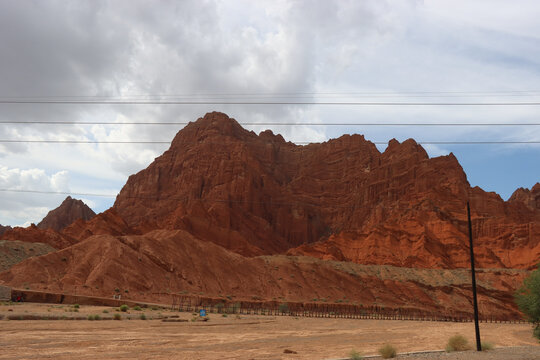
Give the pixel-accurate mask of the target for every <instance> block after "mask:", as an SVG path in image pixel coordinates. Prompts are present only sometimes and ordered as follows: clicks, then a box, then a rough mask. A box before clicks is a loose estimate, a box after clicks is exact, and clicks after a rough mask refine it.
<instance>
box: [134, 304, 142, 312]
mask: <svg viewBox="0 0 540 360" xmlns="http://www.w3.org/2000/svg"><path fill="white" fill-rule="evenodd" d="M133 310H137V311H141V307H140V306H139V305H136V306H134V307H133Z"/></svg>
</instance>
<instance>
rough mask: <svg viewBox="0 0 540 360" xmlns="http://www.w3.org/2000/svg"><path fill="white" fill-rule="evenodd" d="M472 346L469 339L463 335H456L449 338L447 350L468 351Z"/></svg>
mask: <svg viewBox="0 0 540 360" xmlns="http://www.w3.org/2000/svg"><path fill="white" fill-rule="evenodd" d="M470 348H471V347H470V345H469V341H468V340H467V339H466V338H465V336H463V335H459V334H458V335H454V336H452V337H451V338H450V339H448V344H446V349H445V350H446V352H452V351H466V350H469V349H470Z"/></svg>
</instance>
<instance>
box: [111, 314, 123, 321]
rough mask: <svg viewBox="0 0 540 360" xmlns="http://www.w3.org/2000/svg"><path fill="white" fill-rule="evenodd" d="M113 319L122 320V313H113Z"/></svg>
mask: <svg viewBox="0 0 540 360" xmlns="http://www.w3.org/2000/svg"><path fill="white" fill-rule="evenodd" d="M113 319H114V320H122V315H120V314H114V315H113Z"/></svg>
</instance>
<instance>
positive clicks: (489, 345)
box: [481, 341, 495, 351]
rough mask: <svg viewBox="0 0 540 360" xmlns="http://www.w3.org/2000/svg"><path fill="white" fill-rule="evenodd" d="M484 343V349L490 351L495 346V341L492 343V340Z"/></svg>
mask: <svg viewBox="0 0 540 360" xmlns="http://www.w3.org/2000/svg"><path fill="white" fill-rule="evenodd" d="M481 345H482V351H489V350H493V349H494V348H495V345H493V343H490V342H487V341H486V342H482V343H481Z"/></svg>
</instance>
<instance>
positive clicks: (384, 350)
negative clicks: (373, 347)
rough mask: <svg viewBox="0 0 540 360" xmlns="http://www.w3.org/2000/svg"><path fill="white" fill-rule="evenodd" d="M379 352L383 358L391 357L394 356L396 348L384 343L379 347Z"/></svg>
mask: <svg viewBox="0 0 540 360" xmlns="http://www.w3.org/2000/svg"><path fill="white" fill-rule="evenodd" d="M379 354H380V355H381V356H382V358H383V359H391V358H395V357H396V355H397V351H396V348H395V347H393V346H392V345H390V344H386V345H384V346H383V347H381V348H380V349H379Z"/></svg>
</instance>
